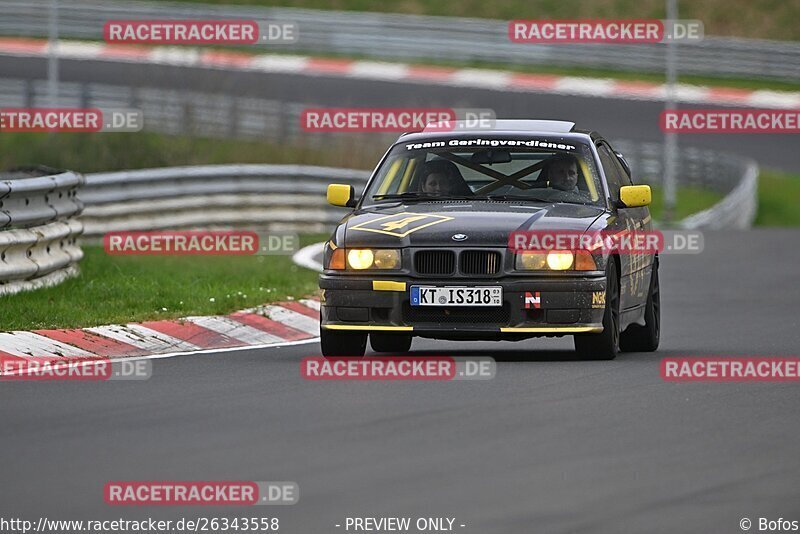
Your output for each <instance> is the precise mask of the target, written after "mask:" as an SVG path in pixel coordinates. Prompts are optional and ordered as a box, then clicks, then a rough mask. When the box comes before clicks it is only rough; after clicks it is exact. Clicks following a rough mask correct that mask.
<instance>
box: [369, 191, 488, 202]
mask: <svg viewBox="0 0 800 534" xmlns="http://www.w3.org/2000/svg"><path fill="white" fill-rule="evenodd" d="M475 198H480V197H473V196H472V195H432V194H430V193H420V192H417V191H406V192H405V193H386V194H383V195H372V200H473V199H475Z"/></svg>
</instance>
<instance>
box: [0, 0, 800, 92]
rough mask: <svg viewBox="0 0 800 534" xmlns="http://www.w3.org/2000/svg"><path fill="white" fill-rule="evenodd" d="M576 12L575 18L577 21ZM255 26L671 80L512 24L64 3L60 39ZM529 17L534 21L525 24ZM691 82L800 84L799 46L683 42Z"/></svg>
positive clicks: (39, 2) (34, 19)
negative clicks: (183, 26)
mask: <svg viewBox="0 0 800 534" xmlns="http://www.w3.org/2000/svg"><path fill="white" fill-rule="evenodd" d="M49 6H50V1H49V0H24V1H22V0H3V2H0V35H13V36H38V37H42V36H46V35H47V21H48V18H47V13H48V8H49ZM578 15H579V14H578V13H576V17H575V18H580V17H579V16H578ZM215 18H216V19H230V18H241V19H256V20H261V21H270V22H275V23H280V22H294V23H296V24H297V27H298V29H299V36H298V37H299V38H298V40H297V42H296V43H294V44H281V45H271V46H273V48H274V47H275V46H279V47H280V49H279V50H280V51H287V52H297V51H303V52H312V53H324V54H331V53H334V54H342V55H349V56H353V55H358V56H363V57H370V58H378V59H389V60H392V59H394V60H398V59H399V60H403V61H406V60H438V61H464V62H466V61H480V62H489V63H504V64H508V63H516V64H527V65H550V66H560V67H590V68H600V69H615V70H629V71H636V72H642V71H649V72H664V69H665V58H666V47H665V46H664V45H661V44H634V45H602V44H571V45H565V44H560V45H528V44H516V43H512V42H510V41H509V39H508V22H507V21H502V20H491V19H470V18H459V17H429V16H418V15H401V14H388V13H359V12H353V11H317V10H310V9H290V8H269V7H256V6H232V5H225V6H222V5H204V4H194V3H168V2H132V1H131V2H129V1H125V2H122V1H113V0H103V1H102V2H100V1H99V0H69V1H68V2H60V9H59V19H60V21H61V24H60V28H59V31H60V35H61V37H62V38H79V39H97V40H99V39H102V36H103V25H104V23H105V22H106V21H107V20H109V19H215ZM528 18H531V17H530V16H528ZM676 48H677V60H678V62H679V64H680V65H681V72H683V73H685V74H700V75H718V76H723V77H736V76H738V77H747V78H772V79H780V80H798V79H800V43H796V42H790V41H768V40H761V39H738V38H725V37H706V38H705V39H704V40H703V41H701V42H699V43H691V44H679V45H677V46H676Z"/></svg>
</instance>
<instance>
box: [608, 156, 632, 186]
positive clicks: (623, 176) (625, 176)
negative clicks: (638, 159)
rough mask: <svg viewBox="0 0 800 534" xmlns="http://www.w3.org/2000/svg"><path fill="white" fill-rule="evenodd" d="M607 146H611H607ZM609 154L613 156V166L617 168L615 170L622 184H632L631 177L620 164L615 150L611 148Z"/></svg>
mask: <svg viewBox="0 0 800 534" xmlns="http://www.w3.org/2000/svg"><path fill="white" fill-rule="evenodd" d="M609 148H611V147H610V146H609ZM611 154H613V156H614V166H615V167H616V168H617V172H618V173H619V176H620V178H621V179H622V185H633V177H632V176H631V175H630V174H628V171H626V170H625V166H624V165H623V164H622V161H620V159H619V156H617V152H616V151H615V150H614V149H613V148H611Z"/></svg>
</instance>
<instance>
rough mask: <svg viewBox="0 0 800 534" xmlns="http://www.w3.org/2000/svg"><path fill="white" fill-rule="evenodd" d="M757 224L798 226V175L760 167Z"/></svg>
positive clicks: (799, 207) (799, 208)
mask: <svg viewBox="0 0 800 534" xmlns="http://www.w3.org/2000/svg"><path fill="white" fill-rule="evenodd" d="M755 224H756V225H757V226H800V177H799V176H796V175H792V174H788V173H784V172H780V171H774V170H770V169H761V173H760V175H759V177H758V215H757V216H756V221H755Z"/></svg>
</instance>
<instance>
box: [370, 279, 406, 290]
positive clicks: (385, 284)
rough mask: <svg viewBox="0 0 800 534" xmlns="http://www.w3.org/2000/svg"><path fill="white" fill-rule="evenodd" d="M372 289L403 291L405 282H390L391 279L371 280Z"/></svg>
mask: <svg viewBox="0 0 800 534" xmlns="http://www.w3.org/2000/svg"><path fill="white" fill-rule="evenodd" d="M372 290H373V291H405V290H406V283H405V282H392V281H391V280H373V281H372Z"/></svg>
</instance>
